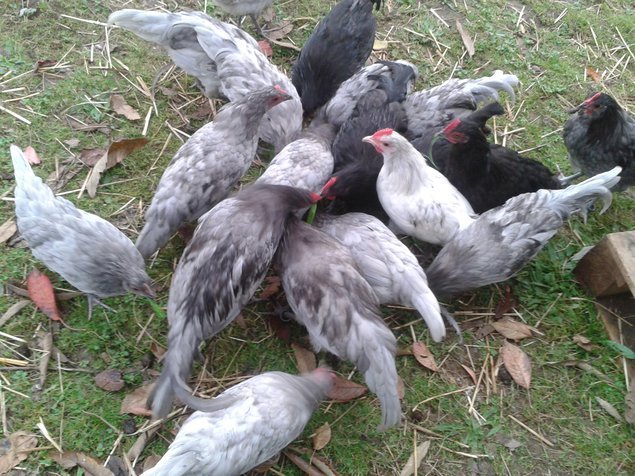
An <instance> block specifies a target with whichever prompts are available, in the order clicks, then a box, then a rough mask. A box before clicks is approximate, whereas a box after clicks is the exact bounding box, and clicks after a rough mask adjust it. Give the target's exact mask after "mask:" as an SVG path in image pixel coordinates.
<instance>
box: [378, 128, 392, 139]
mask: <svg viewBox="0 0 635 476" xmlns="http://www.w3.org/2000/svg"><path fill="white" fill-rule="evenodd" d="M393 132H394V131H393V130H392V129H390V128H388V129H381V130H379V131H377V132H375V133H374V134H373V139H379V138H381V137H384V136H389V135H390V134H392V133H393Z"/></svg>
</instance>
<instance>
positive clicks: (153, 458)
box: [143, 454, 161, 473]
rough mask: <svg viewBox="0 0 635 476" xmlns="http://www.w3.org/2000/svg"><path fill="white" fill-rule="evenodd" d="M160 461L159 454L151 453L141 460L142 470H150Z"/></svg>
mask: <svg viewBox="0 0 635 476" xmlns="http://www.w3.org/2000/svg"><path fill="white" fill-rule="evenodd" d="M159 461H161V456H159V455H155V454H152V455H150V456H148V457H147V458H146V459H144V460H143V472H144V473H145V472H146V471H149V470H151V469H152V468H154V467H155V466H156V465H157V463H158V462H159Z"/></svg>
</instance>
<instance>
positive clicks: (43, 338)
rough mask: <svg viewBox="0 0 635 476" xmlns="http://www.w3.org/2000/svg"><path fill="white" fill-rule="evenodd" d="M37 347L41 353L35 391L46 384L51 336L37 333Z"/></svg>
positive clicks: (50, 354)
mask: <svg viewBox="0 0 635 476" xmlns="http://www.w3.org/2000/svg"><path fill="white" fill-rule="evenodd" d="M37 334H38V336H37V337H38V339H37V340H38V347H39V348H40V351H41V352H42V354H41V357H40V364H39V365H38V368H39V371H40V376H39V379H38V382H37V384H35V389H36V390H38V391H40V390H42V389H43V388H44V383H45V382H46V375H47V374H48V366H49V361H50V360H51V356H52V355H53V334H51V333H50V332H43V331H41V330H40V331H38V333H37Z"/></svg>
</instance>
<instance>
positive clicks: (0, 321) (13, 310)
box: [0, 299, 31, 327]
mask: <svg viewBox="0 0 635 476" xmlns="http://www.w3.org/2000/svg"><path fill="white" fill-rule="evenodd" d="M30 302H31V301H29V300H28V299H22V300H20V301H18V302H16V303H15V304H13V305H12V306H11V307H10V308H9V309H7V310H6V312H5V313H4V314H3V315H2V317H0V327H2V326H4V325H5V324H6V323H7V321H8V320H9V319H11V318H12V317H13V316H15V315H16V314H17V313H18V312H20V311H21V310H22V309H24V308H25V307H26V306H28V305H29V303H30Z"/></svg>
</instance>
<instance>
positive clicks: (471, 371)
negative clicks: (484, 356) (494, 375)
mask: <svg viewBox="0 0 635 476" xmlns="http://www.w3.org/2000/svg"><path fill="white" fill-rule="evenodd" d="M461 367H463V370H465V371H466V372H467V374H468V375H469V376H470V378H471V379H472V382H474V385H476V383H477V381H478V380H477V378H476V374H475V373H474V371H473V370H472V369H471V368H469V367H468V366H467V365H463V364H461Z"/></svg>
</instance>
